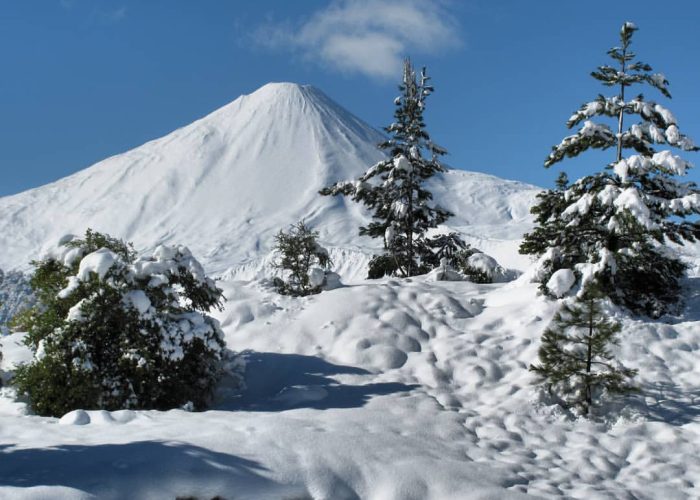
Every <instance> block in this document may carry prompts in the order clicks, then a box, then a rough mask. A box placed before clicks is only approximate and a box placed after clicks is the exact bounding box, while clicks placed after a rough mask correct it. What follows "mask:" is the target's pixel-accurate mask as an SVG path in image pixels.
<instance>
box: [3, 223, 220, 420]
mask: <svg viewBox="0 0 700 500" xmlns="http://www.w3.org/2000/svg"><path fill="white" fill-rule="evenodd" d="M33 264H34V266H35V268H36V269H35V272H34V275H33V276H32V279H31V283H32V286H33V287H34V289H35V291H36V293H37V297H38V299H39V302H40V304H39V307H37V308H36V309H35V314H34V316H33V318H32V321H31V322H30V329H29V333H28V335H27V343H28V345H29V346H30V347H31V348H32V349H33V350H34V352H35V357H34V360H33V361H32V362H31V363H29V364H27V365H24V366H21V367H19V368H18V369H17V372H16V374H15V379H14V383H15V384H16V385H17V388H18V389H19V391H20V392H22V393H26V394H27V395H29V397H30V400H31V404H32V407H33V409H34V411H35V412H36V413H38V414H40V415H63V414H65V413H66V412H68V411H71V410H74V409H77V408H84V409H98V408H99V409H107V410H116V409H121V408H155V409H168V408H174V407H179V406H181V405H183V404H186V403H188V402H191V403H192V404H193V405H194V406H195V407H196V408H203V407H204V406H205V405H206V404H207V402H208V399H209V397H210V395H211V392H212V390H213V387H214V384H215V383H216V381H217V380H218V378H219V376H220V373H221V366H222V357H223V355H224V352H225V351H224V341H223V334H222V332H221V329H220V327H219V324H218V322H217V321H216V320H214V319H212V318H211V317H209V316H207V315H206V314H205V313H206V312H207V311H209V310H210V309H211V308H214V307H221V301H222V292H221V290H220V289H218V288H217V287H216V286H215V284H214V282H213V281H212V280H211V279H209V278H207V277H206V276H205V274H204V270H203V268H202V266H201V265H200V264H199V262H198V261H197V260H196V259H195V258H194V257H193V256H192V255H191V254H190V252H189V250H188V249H187V248H185V247H183V246H178V247H166V246H160V247H158V248H156V249H155V251H154V252H153V254H152V255H151V256H143V257H138V258H137V257H136V254H135V252H134V250H133V248H132V247H131V246H130V245H128V244H126V243H124V242H122V241H119V240H116V239H114V238H111V237H109V236H106V235H103V234H100V233H97V232H93V231H91V230H88V231H87V233H86V235H85V238H84V239H77V238H75V237H73V236H69V237H65V238H63V239H62V240H61V241H60V242H59V244H58V246H57V247H56V248H55V249H53V250H52V251H51V252H50V253H49V254H48V255H47V256H46V257H45V258H44V259H43V260H41V261H39V262H34V263H33Z"/></svg>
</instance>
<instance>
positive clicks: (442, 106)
mask: <svg viewBox="0 0 700 500" xmlns="http://www.w3.org/2000/svg"><path fill="white" fill-rule="evenodd" d="M699 19H700V5H698V2H695V1H693V0H676V1H674V2H670V3H661V2H658V1H647V0H634V1H616V2H609V1H598V0H592V1H590V0H589V1H586V2H572V1H564V0H556V1H555V0H539V1H534V0H533V1H525V0H520V1H518V0H511V1H506V0H503V1H494V0H490V1H489V0H464V1H456V0H454V1H449V0H445V1H443V0H423V1H417V0H415V1H414V0H403V1H398V0H385V1H378V0H355V1H352V2H341V1H318V0H305V1H303V2H301V1H298V2H297V1H294V2H292V1H283V0H256V1H255V2H248V1H226V0H198V1H196V2H194V1H186V0H150V1H140V0H139V1H137V0H133V1H127V0H3V1H2V3H0V64H2V76H1V77H0V117H1V118H0V166H1V169H2V174H3V175H2V183H1V184H0V195H6V194H11V193H15V192H19V191H22V190H24V189H28V188H31V187H35V186H39V185H42V184H45V183H47V182H50V181H52V180H56V179H58V178H61V177H63V176H65V175H68V174H70V173H72V172H75V171H77V170H80V169H82V168H85V167H87V166H89V165H91V164H92V163H94V162H96V161H99V160H101V159H103V158H105V157H107V156H110V155H113V154H117V153H121V152H123V151H126V150H127V149H130V148H132V147H135V146H138V145H140V144H142V143H144V142H146V141H148V140H151V139H154V138H157V137H160V136H162V135H165V134H166V133H168V132H170V131H172V130H174V129H176V128H178V127H180V126H183V125H186V124H188V123H190V122H191V121H193V120H195V119H197V118H199V117H201V116H203V115H206V114H208V113H209V112H211V111H213V110H214V109H216V108H218V107H220V106H222V105H224V104H226V103H227V102H229V101H231V100H233V99H235V98H236V97H238V96H239V95H240V94H243V93H250V92H252V91H254V90H255V89H256V88H258V87H260V86H261V85H263V84H265V83H267V82H269V81H293V82H298V83H309V84H312V85H315V86H317V87H319V88H320V89H322V90H323V91H324V92H326V93H327V94H328V95H329V96H330V97H332V98H333V99H334V100H336V101H337V102H339V103H340V104H341V105H343V106H345V107H346V108H348V109H349V110H350V111H352V112H353V113H355V114H356V115H358V116H359V117H360V118H362V119H364V120H365V121H367V122H368V123H370V124H371V125H373V126H375V127H381V126H384V125H387V124H388V123H389V122H390V121H391V119H392V112H393V104H392V100H393V97H394V96H395V95H396V84H397V82H398V78H399V76H400V75H399V73H398V65H399V64H400V61H401V58H402V57H403V56H404V55H410V56H411V57H412V59H413V60H414V63H415V64H416V65H418V66H421V65H426V66H427V67H428V72H429V74H431V75H432V76H433V83H434V84H435V87H436V92H435V93H434V94H433V96H431V98H430V100H429V101H428V110H427V114H426V121H427V125H428V130H429V132H430V133H431V134H432V136H433V139H434V140H435V141H436V142H438V143H440V144H441V145H443V146H444V147H446V148H447V149H448V150H449V152H450V155H449V156H448V157H447V158H446V162H447V163H449V164H450V165H452V166H454V167H459V168H464V169H467V170H476V171H482V172H488V173H492V174H494V175H498V176H501V177H505V178H511V179H518V180H522V181H526V182H531V183H534V184H538V185H540V186H551V185H552V184H553V181H554V179H555V178H556V175H557V172H558V170H557V169H551V170H546V169H544V168H543V167H542V162H543V160H544V158H545V157H546V155H547V153H548V152H549V150H550V147H551V146H552V145H553V144H555V143H558V142H559V141H560V140H561V138H562V137H564V136H565V135H567V134H568V133H569V131H568V130H567V129H566V127H565V126H564V123H565V121H566V119H567V118H568V117H569V115H570V114H571V112H573V111H574V110H575V109H577V108H578V106H579V105H580V104H581V103H583V102H586V101H588V100H592V99H593V98H594V97H595V96H596V95H597V94H598V93H599V92H603V93H605V92H606V91H607V89H605V88H604V87H602V86H600V85H599V84H598V83H597V82H595V81H594V80H593V79H592V78H591V77H590V76H589V73H590V71H591V70H593V69H594V68H595V67H596V66H598V65H600V64H602V63H606V62H607V56H606V55H605V51H606V50H607V49H608V48H609V47H610V46H612V45H615V44H616V43H617V41H618V39H617V33H618V30H619V27H620V25H621V24H622V22H623V21H626V20H631V21H634V22H635V23H636V24H637V25H638V26H639V28H640V31H639V32H637V33H636V35H635V40H634V48H635V50H636V52H637V53H638V54H639V56H640V59H642V60H643V61H645V62H648V63H649V64H651V65H652V66H653V67H654V70H656V71H660V72H663V73H664V74H666V76H667V77H668V79H669V80H670V82H671V85H670V90H671V93H672V94H673V99H672V100H671V101H668V100H666V99H664V98H663V97H662V96H660V95H658V93H656V91H654V90H653V89H643V90H642V91H643V92H644V93H645V95H646V96H647V97H648V98H650V99H654V100H658V101H659V102H662V103H664V104H665V105H666V106H667V107H669V108H670V109H671V110H672V111H673V112H674V114H675V115H676V117H677V118H678V121H679V125H680V128H681V130H682V131H684V132H685V133H687V134H689V135H690V136H691V137H694V138H695V139H696V141H697V142H699V143H700V89H699V88H698V86H697V82H698V81H700V65H698V63H697V60H698V55H700V36H698V34H697V22H698V20H699ZM613 154H614V153H613V152H612V151H611V152H608V153H605V154H601V155H596V154H592V155H585V157H583V158H582V159H580V160H575V161H567V162H564V164H562V167H563V168H564V169H565V170H566V171H567V172H569V174H570V176H579V175H582V174H583V173H587V172H588V171H591V170H596V169H599V168H600V166H601V165H604V164H606V163H607V162H608V161H610V159H611V157H612V155H613ZM695 156H698V158H695ZM687 158H688V159H690V160H691V161H692V162H694V163H697V164H699V165H700V155H697V154H692V153H690V154H688V155H687ZM689 177H690V178H691V179H692V180H695V181H696V182H700V168H698V169H696V170H695V171H693V173H692V174H691V175H690V176H689Z"/></svg>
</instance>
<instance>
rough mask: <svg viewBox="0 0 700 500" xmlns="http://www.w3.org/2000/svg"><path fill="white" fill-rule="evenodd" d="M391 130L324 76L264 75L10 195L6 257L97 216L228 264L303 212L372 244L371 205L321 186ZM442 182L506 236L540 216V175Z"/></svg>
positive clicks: (9, 260) (355, 241) (250, 253)
mask: <svg viewBox="0 0 700 500" xmlns="http://www.w3.org/2000/svg"><path fill="white" fill-rule="evenodd" d="M380 140H381V135H380V134H379V133H378V132H377V131H376V130H374V129H372V128H371V127H369V126H368V125H367V124H365V123H363V122H362V121H361V120H359V119H358V118H356V117H354V116H353V115H352V114H350V113H349V112H348V111H346V110H344V109H342V108H341V107H340V106H338V105H337V104H335V103H334V102H333V101H331V100H330V99H329V98H328V97H327V96H325V95H324V94H323V93H322V92H321V91H319V90H317V89H315V88H313V87H310V86H300V85H296V84H290V83H274V84H268V85H265V86H264V87H262V88H260V89H259V90H257V91H256V92H254V93H252V94H250V95H246V96H242V97H240V98H238V99H236V100H235V101H233V102H232V103H230V104H228V105H226V106H224V107H222V108H220V109H218V110H217V111H214V112H213V113H211V114H210V115H208V116H206V117H204V118H202V119H200V120H198V121H196V122H194V123H192V124H190V125H188V126H186V127H183V128H181V129H179V130H176V131H175V132H172V133H171V134H169V135H167V136H165V137H163V138H161V139H157V140H154V141H151V142H149V143H146V144H144V145H143V146H140V147H138V148H135V149H133V150H131V151H128V152H126V153H124V154H120V155H117V156H114V157H111V158H108V159H106V160H104V161H102V162H99V163H97V164H95V165H93V166H92V167H90V168H87V169H85V170H83V171H80V172H78V173H76V174H74V175H71V176H69V177H66V178H64V179H61V180H59V181H57V182H54V183H52V184H49V185H46V186H43V187H40V188H36V189H33V190H30V191H27V192H24V193H20V194H17V195H14V196H8V197H4V198H0V247H1V248H3V252H2V253H0V268H2V269H6V270H8V269H14V268H20V269H22V268H25V267H26V266H27V263H28V261H29V260H30V259H31V258H36V257H39V256H40V255H41V253H42V249H43V248H46V247H47V246H48V245H51V244H53V243H55V241H56V240H57V239H58V238H60V237H61V236H62V235H63V234H66V233H69V232H72V233H76V234H82V233H83V232H84V230H85V229H86V228H87V227H92V228H93V229H96V230H99V231H104V232H108V233H110V234H112V235H114V236H118V237H120V238H124V239H127V240H129V241H133V242H134V243H135V245H136V247H137V248H138V249H140V250H148V249H151V248H153V247H154V246H156V245H158V244H160V243H164V242H166V243H167V242H171V243H180V244H185V245H188V246H189V247H190V249H191V250H192V251H193V253H194V254H195V255H196V256H197V257H198V258H200V260H202V261H203V263H204V264H205V265H206V267H207V269H208V270H209V272H213V273H217V274H218V273H222V272H224V271H226V270H231V269H232V268H233V270H234V271H236V269H237V268H239V267H240V266H244V267H245V266H246V265H247V266H248V267H250V266H251V265H254V262H255V261H256V259H260V258H264V257H265V255H266V253H267V251H268V250H269V248H270V247H271V245H272V237H273V235H274V234H275V233H276V232H277V231H278V230H279V229H280V228H283V227H286V226H287V225H288V224H290V223H293V222H296V221H297V220H299V219H301V218H305V219H306V220H307V222H309V223H310V224H311V225H312V226H314V227H315V228H316V229H318V230H320V232H321V239H322V240H323V243H324V244H326V245H329V246H334V247H339V248H355V249H360V250H362V251H366V250H367V249H371V248H372V247H373V245H375V244H376V243H375V242H372V241H369V240H368V239H366V238H359V237H358V235H357V227H358V225H359V224H361V223H363V222H365V221H366V220H367V214H366V213H365V212H364V211H363V209H362V208H361V207H359V206H357V205H356V204H355V203H352V202H351V201H350V200H344V199H342V197H335V198H328V197H321V196H319V195H318V194H317V191H318V190H319V189H320V188H321V187H324V186H326V185H329V184H331V183H333V182H335V181H338V180H344V179H352V178H355V177H357V176H358V175H359V174H360V173H362V172H363V171H364V170H365V169H366V168H367V166H368V165H371V164H373V163H375V162H376V161H377V160H379V159H380V158H381V157H382V156H381V155H382V153H381V152H380V151H379V150H378V149H377V148H376V144H377V143H378V142H379V141H380ZM433 182H434V185H433V187H432V188H433V189H434V190H435V192H436V193H437V195H436V199H438V201H439V202H440V203H441V204H443V205H445V206H447V207H448V208H449V209H450V210H452V211H453V212H455V214H457V217H456V218H455V219H454V220H453V225H455V226H456V227H460V229H461V228H464V230H465V231H469V232H470V233H472V234H478V235H480V237H482V238H483V237H486V238H491V237H493V238H494V239H495V241H496V242H497V243H496V246H499V243H498V241H499V240H502V239H505V240H509V239H513V238H519V237H520V235H521V234H522V232H523V230H524V229H525V230H526V229H527V228H528V227H529V226H528V223H529V216H528V214H527V209H528V207H529V204H530V202H531V200H532V198H533V196H534V194H535V193H536V191H537V190H536V188H534V187H533V186H528V185H525V184H521V183H516V182H511V181H503V180H501V179H498V178H495V177H491V176H487V175H484V174H476V173H469V172H462V171H451V172H449V173H448V174H446V175H445V176H442V177H441V178H439V179H436V180H434V181H433ZM511 246H512V245H511ZM504 253H505V254H509V253H511V252H510V251H507V250H506V251H504ZM251 263H253V264H251ZM506 265H509V263H506ZM349 272H350V271H349Z"/></svg>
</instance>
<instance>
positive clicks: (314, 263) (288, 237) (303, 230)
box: [274, 221, 331, 296]
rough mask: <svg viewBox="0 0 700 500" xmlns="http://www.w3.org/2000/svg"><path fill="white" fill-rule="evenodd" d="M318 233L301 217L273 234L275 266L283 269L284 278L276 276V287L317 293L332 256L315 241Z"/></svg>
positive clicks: (291, 292) (294, 292) (296, 292)
mask: <svg viewBox="0 0 700 500" xmlns="http://www.w3.org/2000/svg"><path fill="white" fill-rule="evenodd" d="M317 238H318V233H317V232H316V231H312V230H311V229H310V228H309V227H308V226H307V225H306V224H305V223H304V221H300V222H297V223H296V224H294V225H292V226H291V227H290V228H289V231H287V232H285V231H283V230H281V229H280V232H279V233H277V235H276V236H275V248H274V250H275V252H276V253H277V255H278V259H279V260H277V261H276V262H275V263H274V266H275V267H276V268H278V269H281V270H282V271H283V272H284V273H285V275H286V276H285V278H286V279H281V278H277V279H276V281H275V285H276V288H277V290H278V291H279V292H280V293H283V294H289V295H296V296H302V295H310V294H314V293H319V292H320V291H321V290H322V289H323V287H324V285H325V284H326V281H327V275H328V273H329V271H328V269H329V267H330V266H331V259H330V257H329V256H328V251H327V250H326V249H325V248H323V247H322V246H321V245H319V244H318V241H317Z"/></svg>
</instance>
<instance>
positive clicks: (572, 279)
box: [546, 269, 576, 298]
mask: <svg viewBox="0 0 700 500" xmlns="http://www.w3.org/2000/svg"><path fill="white" fill-rule="evenodd" d="M574 283H576V275H575V274H574V272H573V271H572V270H571V269H559V270H558V271H555V272H554V274H552V277H551V278H549V281H547V285H546V286H547V290H549V291H550V292H551V293H552V295H554V296H555V297H556V298H561V297H563V296H564V295H566V294H567V293H568V291H569V290H571V287H573V286H574Z"/></svg>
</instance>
